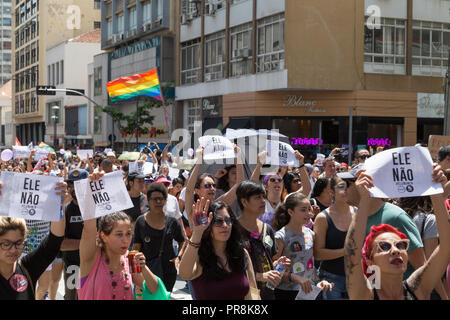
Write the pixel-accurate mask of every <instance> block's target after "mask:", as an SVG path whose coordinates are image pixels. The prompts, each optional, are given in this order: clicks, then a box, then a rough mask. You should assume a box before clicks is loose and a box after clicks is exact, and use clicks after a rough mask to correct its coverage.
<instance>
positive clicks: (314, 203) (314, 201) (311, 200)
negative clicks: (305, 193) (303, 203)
mask: <svg viewBox="0 0 450 320" xmlns="http://www.w3.org/2000/svg"><path fill="white" fill-rule="evenodd" d="M309 203H310V204H311V206H317V201H316V199H310V200H309Z"/></svg>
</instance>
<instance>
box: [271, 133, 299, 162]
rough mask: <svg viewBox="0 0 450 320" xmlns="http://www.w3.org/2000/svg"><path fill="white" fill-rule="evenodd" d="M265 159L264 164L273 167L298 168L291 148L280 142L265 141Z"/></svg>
mask: <svg viewBox="0 0 450 320" xmlns="http://www.w3.org/2000/svg"><path fill="white" fill-rule="evenodd" d="M266 150H267V157H266V164H271V165H275V166H283V167H285V166H294V167H298V166H300V163H299V162H298V160H297V158H296V157H295V151H294V149H292V147H291V146H290V145H289V144H287V143H284V142H281V141H274V140H267V144H266Z"/></svg>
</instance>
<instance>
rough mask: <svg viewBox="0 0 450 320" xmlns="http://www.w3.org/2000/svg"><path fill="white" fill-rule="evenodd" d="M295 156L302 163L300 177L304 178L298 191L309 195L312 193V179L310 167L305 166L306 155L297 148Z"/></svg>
mask: <svg viewBox="0 0 450 320" xmlns="http://www.w3.org/2000/svg"><path fill="white" fill-rule="evenodd" d="M295 157H296V158H297V160H298V162H299V163H300V166H301V168H300V170H299V172H300V179H301V180H302V187H301V188H300V189H299V190H298V191H297V192H300V193H303V194H304V195H305V196H307V197H308V196H309V194H310V193H311V181H310V180H309V174H308V168H306V167H305V156H303V155H302V154H301V153H300V152H299V151H298V150H295Z"/></svg>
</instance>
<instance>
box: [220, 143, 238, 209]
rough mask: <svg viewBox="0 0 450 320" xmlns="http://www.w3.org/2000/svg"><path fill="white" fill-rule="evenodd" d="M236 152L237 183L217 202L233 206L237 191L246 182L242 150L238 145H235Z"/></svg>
mask: <svg viewBox="0 0 450 320" xmlns="http://www.w3.org/2000/svg"><path fill="white" fill-rule="evenodd" d="M234 151H235V152H236V154H237V156H236V160H235V164H236V183H235V184H234V186H232V187H231V188H230V190H228V192H227V193H225V194H223V195H222V196H221V197H220V198H218V199H217V200H221V201H223V202H225V203H226V204H228V205H229V206H231V204H232V203H233V202H234V201H235V200H236V190H237V188H238V187H239V184H241V182H242V181H244V166H243V164H242V152H241V148H239V147H238V146H237V145H234Z"/></svg>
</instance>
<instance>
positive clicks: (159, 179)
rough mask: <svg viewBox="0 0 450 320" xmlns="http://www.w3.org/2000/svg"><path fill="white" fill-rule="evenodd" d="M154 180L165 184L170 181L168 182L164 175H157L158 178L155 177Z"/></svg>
mask: <svg viewBox="0 0 450 320" xmlns="http://www.w3.org/2000/svg"><path fill="white" fill-rule="evenodd" d="M155 182H156V183H167V184H170V183H171V182H170V181H169V180H167V178H166V177H164V176H162V177H159V178H158V179H156V181H155Z"/></svg>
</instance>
